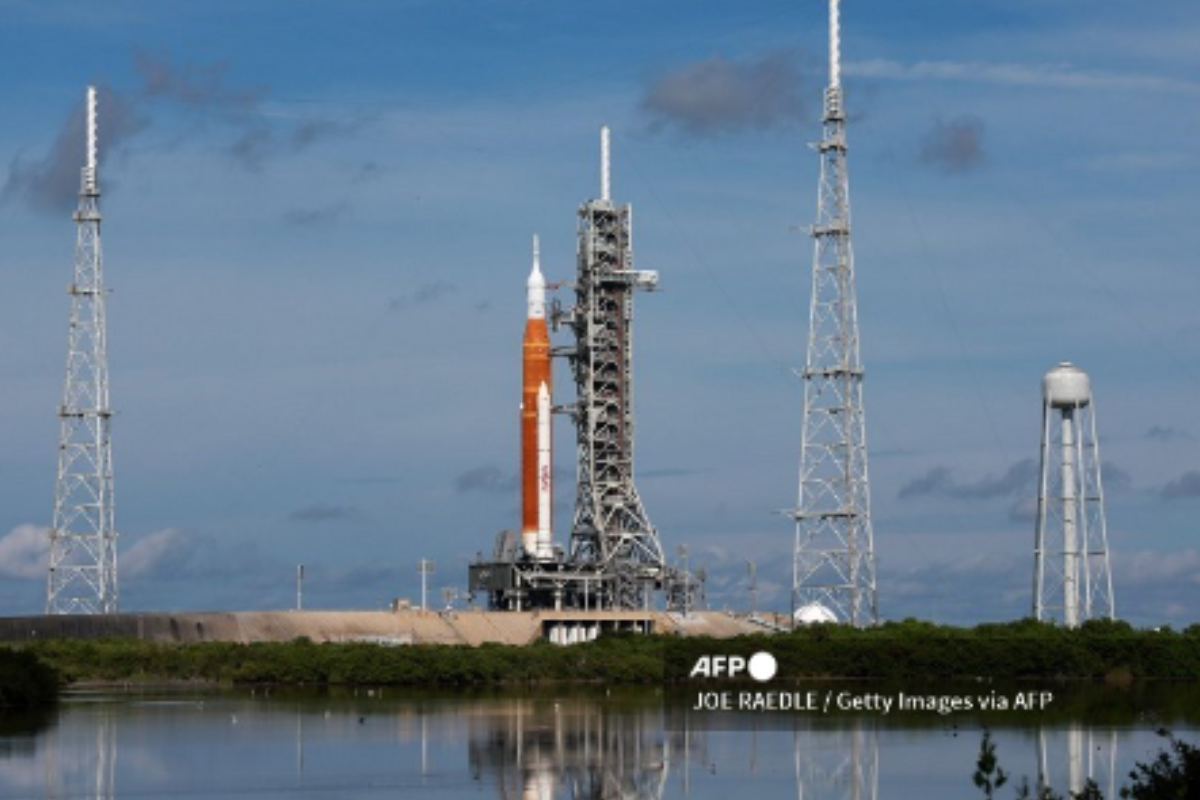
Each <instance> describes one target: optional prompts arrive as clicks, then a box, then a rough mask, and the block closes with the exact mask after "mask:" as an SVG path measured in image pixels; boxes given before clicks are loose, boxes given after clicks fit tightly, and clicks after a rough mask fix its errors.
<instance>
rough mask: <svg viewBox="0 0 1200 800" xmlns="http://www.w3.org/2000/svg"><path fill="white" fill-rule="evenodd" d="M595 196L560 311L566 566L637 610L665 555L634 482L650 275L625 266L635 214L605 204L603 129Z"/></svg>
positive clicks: (616, 602)
mask: <svg viewBox="0 0 1200 800" xmlns="http://www.w3.org/2000/svg"><path fill="white" fill-rule="evenodd" d="M601 142H602V144H601V196H600V199H599V200H591V201H589V202H587V203H584V204H583V205H582V206H580V208H579V217H578V237H579V238H578V250H577V259H578V260H577V269H578V272H577V277H576V283H575V307H574V308H573V309H571V311H569V312H567V313H562V312H560V313H559V314H558V315H557V317H556V318H555V323H556V324H561V323H562V322H564V321H566V322H569V324H570V327H571V329H572V331H573V332H574V334H575V346H574V347H573V348H569V349H567V350H566V351H564V354H565V355H566V356H567V358H568V360H569V361H570V363H571V370H572V373H573V375H574V378H575V394H576V403H575V405H574V406H573V407H571V408H570V409H569V411H570V414H571V416H572V418H573V420H574V422H575V425H576V430H577V434H576V441H577V447H576V453H577V457H578V473H577V482H578V483H577V490H576V496H575V516H574V521H573V524H572V528H571V560H572V561H573V562H575V563H577V564H580V565H598V566H599V565H603V566H605V567H606V568H607V569H608V571H610V572H611V573H612V574H613V576H614V581H613V582H612V586H611V591H612V592H614V595H613V596H612V597H611V598H609V602H610V604H611V605H612V606H614V607H619V608H640V607H642V606H644V605H645V603H646V602H647V599H648V595H649V592H650V590H651V589H652V588H653V587H655V586H657V585H659V584H661V581H662V578H663V576H664V568H665V558H664V556H663V549H662V544H661V543H660V542H659V539H658V532H657V531H656V530H655V529H654V525H653V524H651V522H650V518H649V517H648V516H647V514H646V509H645V508H644V507H643V506H642V500H641V498H640V497H639V496H638V491H637V487H636V486H635V485H634V478H633V441H634V422H633V294H634V292H635V291H637V290H639V289H654V288H655V286H657V284H658V274H657V273H655V272H648V271H639V270H635V269H634V267H633V246H632V232H633V208H632V207H631V206H629V205H623V206H618V205H615V204H614V203H613V202H612V200H611V199H610V198H609V180H608V160H609V159H608V129H607V128H604V129H602V131H601Z"/></svg>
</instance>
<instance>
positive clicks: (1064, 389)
mask: <svg viewBox="0 0 1200 800" xmlns="http://www.w3.org/2000/svg"><path fill="white" fill-rule="evenodd" d="M1042 396H1043V397H1045V399H1046V402H1047V403H1048V404H1049V405H1050V406H1051V407H1053V408H1079V407H1080V406H1086V405H1087V404H1088V403H1090V402H1091V401H1092V381H1091V379H1089V378H1088V375H1087V373H1086V372H1084V371H1083V370H1081V369H1080V368H1079V367H1077V366H1075V365H1074V364H1072V363H1071V362H1070V361H1064V362H1062V363H1061V364H1059V365H1058V366H1057V367H1055V368H1054V369H1052V370H1050V371H1049V372H1047V373H1046V377H1044V378H1042Z"/></svg>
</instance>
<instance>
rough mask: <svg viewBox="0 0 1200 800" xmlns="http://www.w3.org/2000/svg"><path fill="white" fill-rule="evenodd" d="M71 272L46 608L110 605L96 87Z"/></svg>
mask: <svg viewBox="0 0 1200 800" xmlns="http://www.w3.org/2000/svg"><path fill="white" fill-rule="evenodd" d="M75 223H76V226H77V237H76V243H75V275H74V279H73V280H72V281H71V285H70V286H69V287H67V291H68V292H69V293H70V295H71V324H70V328H69V333H68V344H67V379H66V386H65V388H64V391H63V402H62V405H61V406H60V407H59V409H58V417H59V421H60V437H59V445H58V482H57V487H56V490H55V495H54V522H53V526H52V527H51V529H50V572H49V576H48V579H47V582H46V613H47V614H112V613H115V612H116V610H117V531H116V527H115V525H114V521H113V467H112V442H111V437H110V426H111V422H112V411H111V409H110V408H109V405H108V351H107V346H106V342H107V334H106V331H105V322H104V294H105V288H104V259H103V255H102V248H101V246H100V184H99V181H98V180H97V174H96V89H95V87H88V90H87V166H85V167H84V169H83V176H82V187H81V188H80V191H79V210H78V211H76V212H75Z"/></svg>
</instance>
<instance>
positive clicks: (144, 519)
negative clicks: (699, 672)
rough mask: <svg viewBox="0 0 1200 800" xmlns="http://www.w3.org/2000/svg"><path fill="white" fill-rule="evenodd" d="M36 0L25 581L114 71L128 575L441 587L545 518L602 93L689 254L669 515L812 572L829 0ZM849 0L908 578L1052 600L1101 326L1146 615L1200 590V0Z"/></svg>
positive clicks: (18, 307)
mask: <svg viewBox="0 0 1200 800" xmlns="http://www.w3.org/2000/svg"><path fill="white" fill-rule="evenodd" d="M0 13H2V14H3V16H4V18H5V20H6V24H5V25H4V26H3V29H0V102H2V104H3V107H4V108H5V109H6V111H7V113H6V114H5V124H4V125H3V126H0V270H3V275H4V277H5V291H4V292H3V293H0V374H2V375H3V376H4V379H3V380H2V381H0V432H2V433H0V441H2V442H3V446H2V447H0V614H6V615H9V614H27V613H37V612H38V611H40V609H41V607H42V604H43V602H44V593H45V564H46V558H47V556H46V550H47V542H46V527H47V526H48V525H49V524H50V519H51V515H52V511H53V497H54V478H55V468H56V467H55V463H56V462H55V460H56V454H57V447H56V444H57V440H58V421H57V418H56V416H55V409H56V407H57V405H58V403H59V402H60V398H61V394H62V383H63V377H64V369H63V367H64V359H65V350H66V324H67V315H68V311H69V306H68V298H67V296H66V294H65V293H64V292H63V287H64V286H65V285H66V284H67V283H68V282H69V281H70V275H71V264H72V252H73V247H74V235H75V234H74V223H73V222H72V220H71V211H72V209H73V207H74V204H75V202H76V197H75V193H76V191H77V186H78V183H77V182H78V169H79V167H80V166H81V165H82V158H83V139H82V123H81V117H80V114H81V109H82V105H83V96H84V89H85V87H86V86H87V85H88V84H89V83H94V84H96V85H98V86H99V87H100V147H101V152H102V156H101V159H102V162H101V170H100V184H101V188H102V191H103V193H104V194H103V197H102V199H101V206H102V210H103V213H104V247H105V270H106V280H107V282H108V285H109V287H110V288H111V290H112V294H111V295H110V296H109V304H108V315H109V362H110V372H111V388H112V403H113V407H114V409H115V411H116V416H115V419H114V423H113V442H114V444H113V449H114V461H115V471H116V497H117V501H116V518H117V527H118V529H119V532H120V547H119V551H120V557H119V560H120V578H121V606H122V609H123V610H129V611H139V610H177V609H191V610H206V609H213V610H217V609H271V608H286V607H289V606H290V605H291V604H292V603H293V602H294V585H293V576H294V571H295V565H296V564H298V563H303V564H305V565H306V574H307V580H306V584H305V598H306V605H307V606H309V607H327V608H380V607H384V606H385V605H386V604H387V603H388V602H389V601H390V600H391V599H392V598H397V597H408V598H416V597H417V596H418V595H419V591H420V590H419V586H420V580H419V575H418V573H417V562H418V560H419V559H421V558H428V559H432V560H434V562H435V564H436V573H435V574H434V576H433V579H432V581H431V584H430V585H431V587H433V591H434V593H435V594H436V595H438V596H440V594H441V592H442V590H443V589H446V588H459V589H460V590H461V589H464V588H465V583H466V568H467V564H468V562H469V561H470V560H471V559H472V558H473V557H474V556H475V554H476V553H477V552H480V551H482V552H485V553H486V552H490V550H491V549H492V546H493V542H494V539H495V536H496V534H497V533H498V532H500V531H501V530H503V529H506V528H509V529H511V528H515V527H516V526H517V524H518V497H517V489H516V483H515V473H516V468H517V464H518V458H519V455H518V442H517V437H518V417H517V404H518V403H519V396H520V374H519V371H520V344H521V334H522V330H523V325H524V310H525V303H524V282H525V277H526V275H527V273H528V268H529V243H530V237H531V236H532V234H534V233H537V234H540V236H541V242H542V266H543V270H544V271H545V272H546V273H547V276H548V279H549V280H551V281H565V280H569V279H570V277H571V276H572V274H573V272H574V269H575V265H574V237H575V227H574V226H575V213H576V209H577V208H578V206H579V204H580V203H581V202H584V201H586V200H588V199H590V198H593V197H595V196H597V195H598V193H599V186H598V183H599V177H598V138H599V137H598V130H599V127H600V126H601V125H602V124H607V125H609V126H611V128H612V131H613V175H612V182H613V190H612V191H613V196H614V199H615V200H617V201H619V202H629V203H632V205H633V208H634V251H635V260H636V263H637V265H638V267H639V268H643V269H653V270H657V271H658V272H659V274H660V286H661V289H662V291H660V292H657V293H654V294H642V295H639V296H638V298H637V301H636V302H637V317H636V321H635V330H636V339H635V341H636V352H635V356H634V372H635V381H636V414H637V456H636V458H637V460H636V469H637V475H638V478H637V483H638V488H639V491H640V493H641V495H642V497H643V500H644V502H645V505H646V509H647V512H648V513H649V515H650V517H651V519H652V520H653V522H654V524H655V525H656V526H657V528H658V530H659V532H660V535H661V537H662V540H663V544H664V547H665V549H666V550H667V552H668V553H669V554H670V555H671V557H672V559H674V558H675V557H676V554H677V552H678V548H679V546H680V545H683V544H686V546H687V548H688V552H689V554H690V562H691V565H692V566H693V567H695V566H699V565H703V566H704V567H705V568H706V570H707V572H708V576H709V581H708V592H709V601H710V604H711V605H712V606H714V607H717V608H725V607H728V608H733V609H745V608H746V606H747V605H748V603H749V598H748V594H747V589H746V583H747V582H746V561H747V560H753V561H754V562H755V563H756V565H757V571H758V584H759V591H758V600H759V606H760V607H773V608H777V609H780V610H783V609H785V608H786V607H787V606H788V603H789V600H788V586H789V584H790V563H791V562H790V553H791V547H792V542H793V529H792V524H791V522H790V521H789V520H788V519H787V518H785V517H783V516H781V515H780V513H779V512H780V511H781V510H782V509H786V508H790V507H791V506H794V505H795V503H796V493H797V486H796V484H797V472H798V466H799V465H798V461H799V441H800V419H801V404H802V396H801V386H800V381H799V380H798V379H797V378H796V376H795V374H794V372H793V370H794V369H795V368H797V367H798V366H800V365H801V364H802V363H803V361H804V357H805V347H806V336H807V322H808V304H809V285H810V279H811V257H812V252H811V251H812V245H811V240H810V239H809V237H808V236H807V226H808V225H810V224H811V222H812V220H813V218H814V215H815V204H816V184H817V168H818V161H817V157H816V153H815V152H814V151H813V150H812V149H811V148H810V147H809V143H811V142H813V141H814V140H816V139H817V138H819V135H820V120H819V115H820V103H821V96H822V92H823V88H824V85H825V83H826V82H827V73H826V70H827V45H826V36H827V30H826V14H827V8H826V4H825V3H823V2H819V0H809V1H808V2H776V1H775V0H761V1H756V2H746V3H736V4H735V3H711V2H695V0H693V1H692V2H682V0H658V2H653V3H645V2H633V0H615V1H614V2H611V3H609V4H607V5H605V6H604V7H603V9H602V11H601V9H600V8H598V7H596V6H594V5H586V4H579V3H551V2H546V0H527V1H519V0H497V1H496V2H490V3H471V2H464V1H460V0H439V1H438V2H421V1H420V0H409V1H404V2H384V1H383V0H362V1H361V2H356V3H335V2H327V1H324V0H308V1H307V2H303V3H298V2H283V1H282V0H260V2H256V3H253V4H249V3H237V2H226V1H222V0H214V1H213V2H207V3H182V2H172V1H171V0H166V1H165V2H156V3H144V2H143V3H136V2H121V0H116V1H115V2H110V3H106V4H104V7H103V9H101V8H99V7H98V6H97V5H96V4H95V3H86V2H76V1H75V0H66V1H65V2H57V3H53V4H48V3H42V2H36V0H0ZM842 23H843V29H842V47H843V61H844V64H843V83H844V87H845V101H846V106H847V109H848V113H849V140H850V153H849V164H850V167H849V168H850V185H851V195H852V203H853V216H854V233H853V236H854V248H855V256H856V270H857V280H858V303H859V320H860V326H861V336H862V354H863V360H864V362H865V365H866V379H865V404H866V411H867V431H868V433H867V435H868V442H869V452H870V478H871V499H872V513H873V518H874V532H875V549H876V555H877V563H878V574H879V578H878V581H879V605H880V611H881V614H882V615H883V616H884V617H885V618H889V619H898V618H902V617H908V616H915V617H922V618H928V619H933V620H937V621H940V622H952V623H968V622H975V621H982V620H1003V619H1013V618H1017V617H1020V616H1023V615H1025V614H1027V613H1028V609H1029V607H1030V588H1029V587H1030V580H1031V573H1032V566H1033V564H1032V544H1033V520H1032V516H1031V514H1030V507H1031V505H1032V504H1033V503H1034V500H1035V497H1036V488H1035V482H1036V473H1037V457H1038V443H1039V437H1040V434H1041V397H1040V379H1041V376H1042V375H1043V374H1044V373H1045V371H1046V370H1047V369H1049V368H1050V367H1051V366H1053V365H1054V364H1056V363H1058V362H1059V361H1062V360H1070V361H1072V362H1074V363H1076V364H1078V365H1080V366H1081V367H1082V368H1084V369H1085V370H1087V371H1088V373H1089V374H1090V375H1091V377H1092V382H1093V387H1094V393H1095V400H1096V402H1095V410H1096V415H1097V420H1098V424H1099V430H1100V440H1101V457H1102V460H1103V461H1104V463H1105V469H1106V474H1105V479H1106V491H1107V512H1108V522H1109V526H1108V527H1109V540H1110V548H1111V550H1112V554H1113V555H1112V560H1113V575H1114V584H1115V595H1116V601H1117V611H1118V615H1119V616H1122V617H1125V618H1127V619H1130V620H1131V621H1133V622H1135V623H1137V624H1140V625H1152V624H1153V625H1158V624H1172V625H1175V626H1181V625H1185V624H1187V623H1189V622H1192V621H1195V619H1196V616H1195V612H1194V609H1195V608H1197V607H1200V541H1198V540H1197V533H1200V530H1198V526H1197V522H1196V519H1197V512H1198V511H1200V457H1198V454H1200V450H1198V444H1197V442H1198V437H1200V424H1198V423H1197V422H1196V420H1195V416H1194V411H1195V409H1196V408H1197V400H1198V397H1200V346H1198V342H1200V321H1198V320H1200V317H1198V316H1197V314H1196V313H1195V310H1194V309H1195V304H1196V302H1197V301H1198V300H1200V272H1198V271H1197V270H1196V269H1195V265H1196V259H1197V256H1196V253H1198V252H1200V224H1197V223H1198V222H1200V219H1198V217H1200V188H1198V187H1200V181H1197V177H1198V176H1200V153H1198V152H1197V150H1196V144H1195V143H1196V141H1197V140H1198V139H1200V137H1198V135H1197V134H1198V133H1200V103H1197V102H1196V101H1197V99H1198V98H1200V51H1198V50H1197V49H1196V48H1195V46H1194V43H1195V41H1197V38H1198V37H1200V6H1197V5H1196V4H1195V3H1191V2H1185V0H1164V2H1160V3H1155V4H1153V5H1152V6H1147V5H1145V4H1134V3H1129V2H1125V1H1124V0H1120V1H1118V0H1092V1H1091V2H1086V3H1085V2H1080V1H1079V0H970V1H969V2H968V1H967V0H958V2H951V0H938V2H934V1H933V0H913V1H912V2H906V3H896V2H891V1H890V0H845V1H844V2H843V7H842ZM561 297H562V300H563V301H564V303H568V304H569V296H568V295H567V294H566V293H562V294H561ZM564 334H565V332H564ZM564 334H560V338H559V339H558V340H557V343H558V344H565V343H566V339H565V338H563V337H564ZM555 370H556V376H557V378H556V380H557V383H558V385H559V386H560V387H564V386H567V385H568V384H569V379H568V373H567V371H566V364H565V363H558V364H556V366H555ZM567 399H568V398H565V397H562V396H559V397H558V398H556V402H557V401H566V400H567ZM571 438H572V431H571V430H570V429H569V428H568V427H567V425H566V420H565V419H564V420H559V421H558V422H557V428H556V459H557V469H558V471H559V474H560V479H559V481H558V485H557V496H558V498H559V502H558V505H557V517H556V537H557V539H558V541H560V542H563V541H565V540H566V537H567V535H568V523H569V510H570V503H571V502H572V497H573V485H572V481H573V476H574V466H573V460H572V459H573V452H572V447H571V445H572V442H571Z"/></svg>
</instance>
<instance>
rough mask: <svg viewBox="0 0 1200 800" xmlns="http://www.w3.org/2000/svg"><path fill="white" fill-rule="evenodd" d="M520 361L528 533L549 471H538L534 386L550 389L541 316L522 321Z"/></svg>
mask: <svg viewBox="0 0 1200 800" xmlns="http://www.w3.org/2000/svg"><path fill="white" fill-rule="evenodd" d="M521 364H522V370H521V531H522V533H529V532H534V531H537V530H538V527H539V525H538V522H539V521H538V489H539V484H540V482H541V481H542V480H545V481H546V482H547V484H548V483H549V480H550V476H549V475H545V476H540V475H538V390H539V389H540V388H541V386H542V384H543V383H544V384H546V390H547V391H548V392H549V391H551V382H550V333H549V331H548V330H547V328H546V320H545V319H544V318H536V317H530V318H529V319H527V320H526V321H525V340H524V343H523V344H522V346H521ZM546 488H547V489H548V488H549V486H548V485H547V487H546ZM546 522H547V523H549V522H550V520H547V521H546ZM548 527H550V526H549V524H548Z"/></svg>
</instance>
